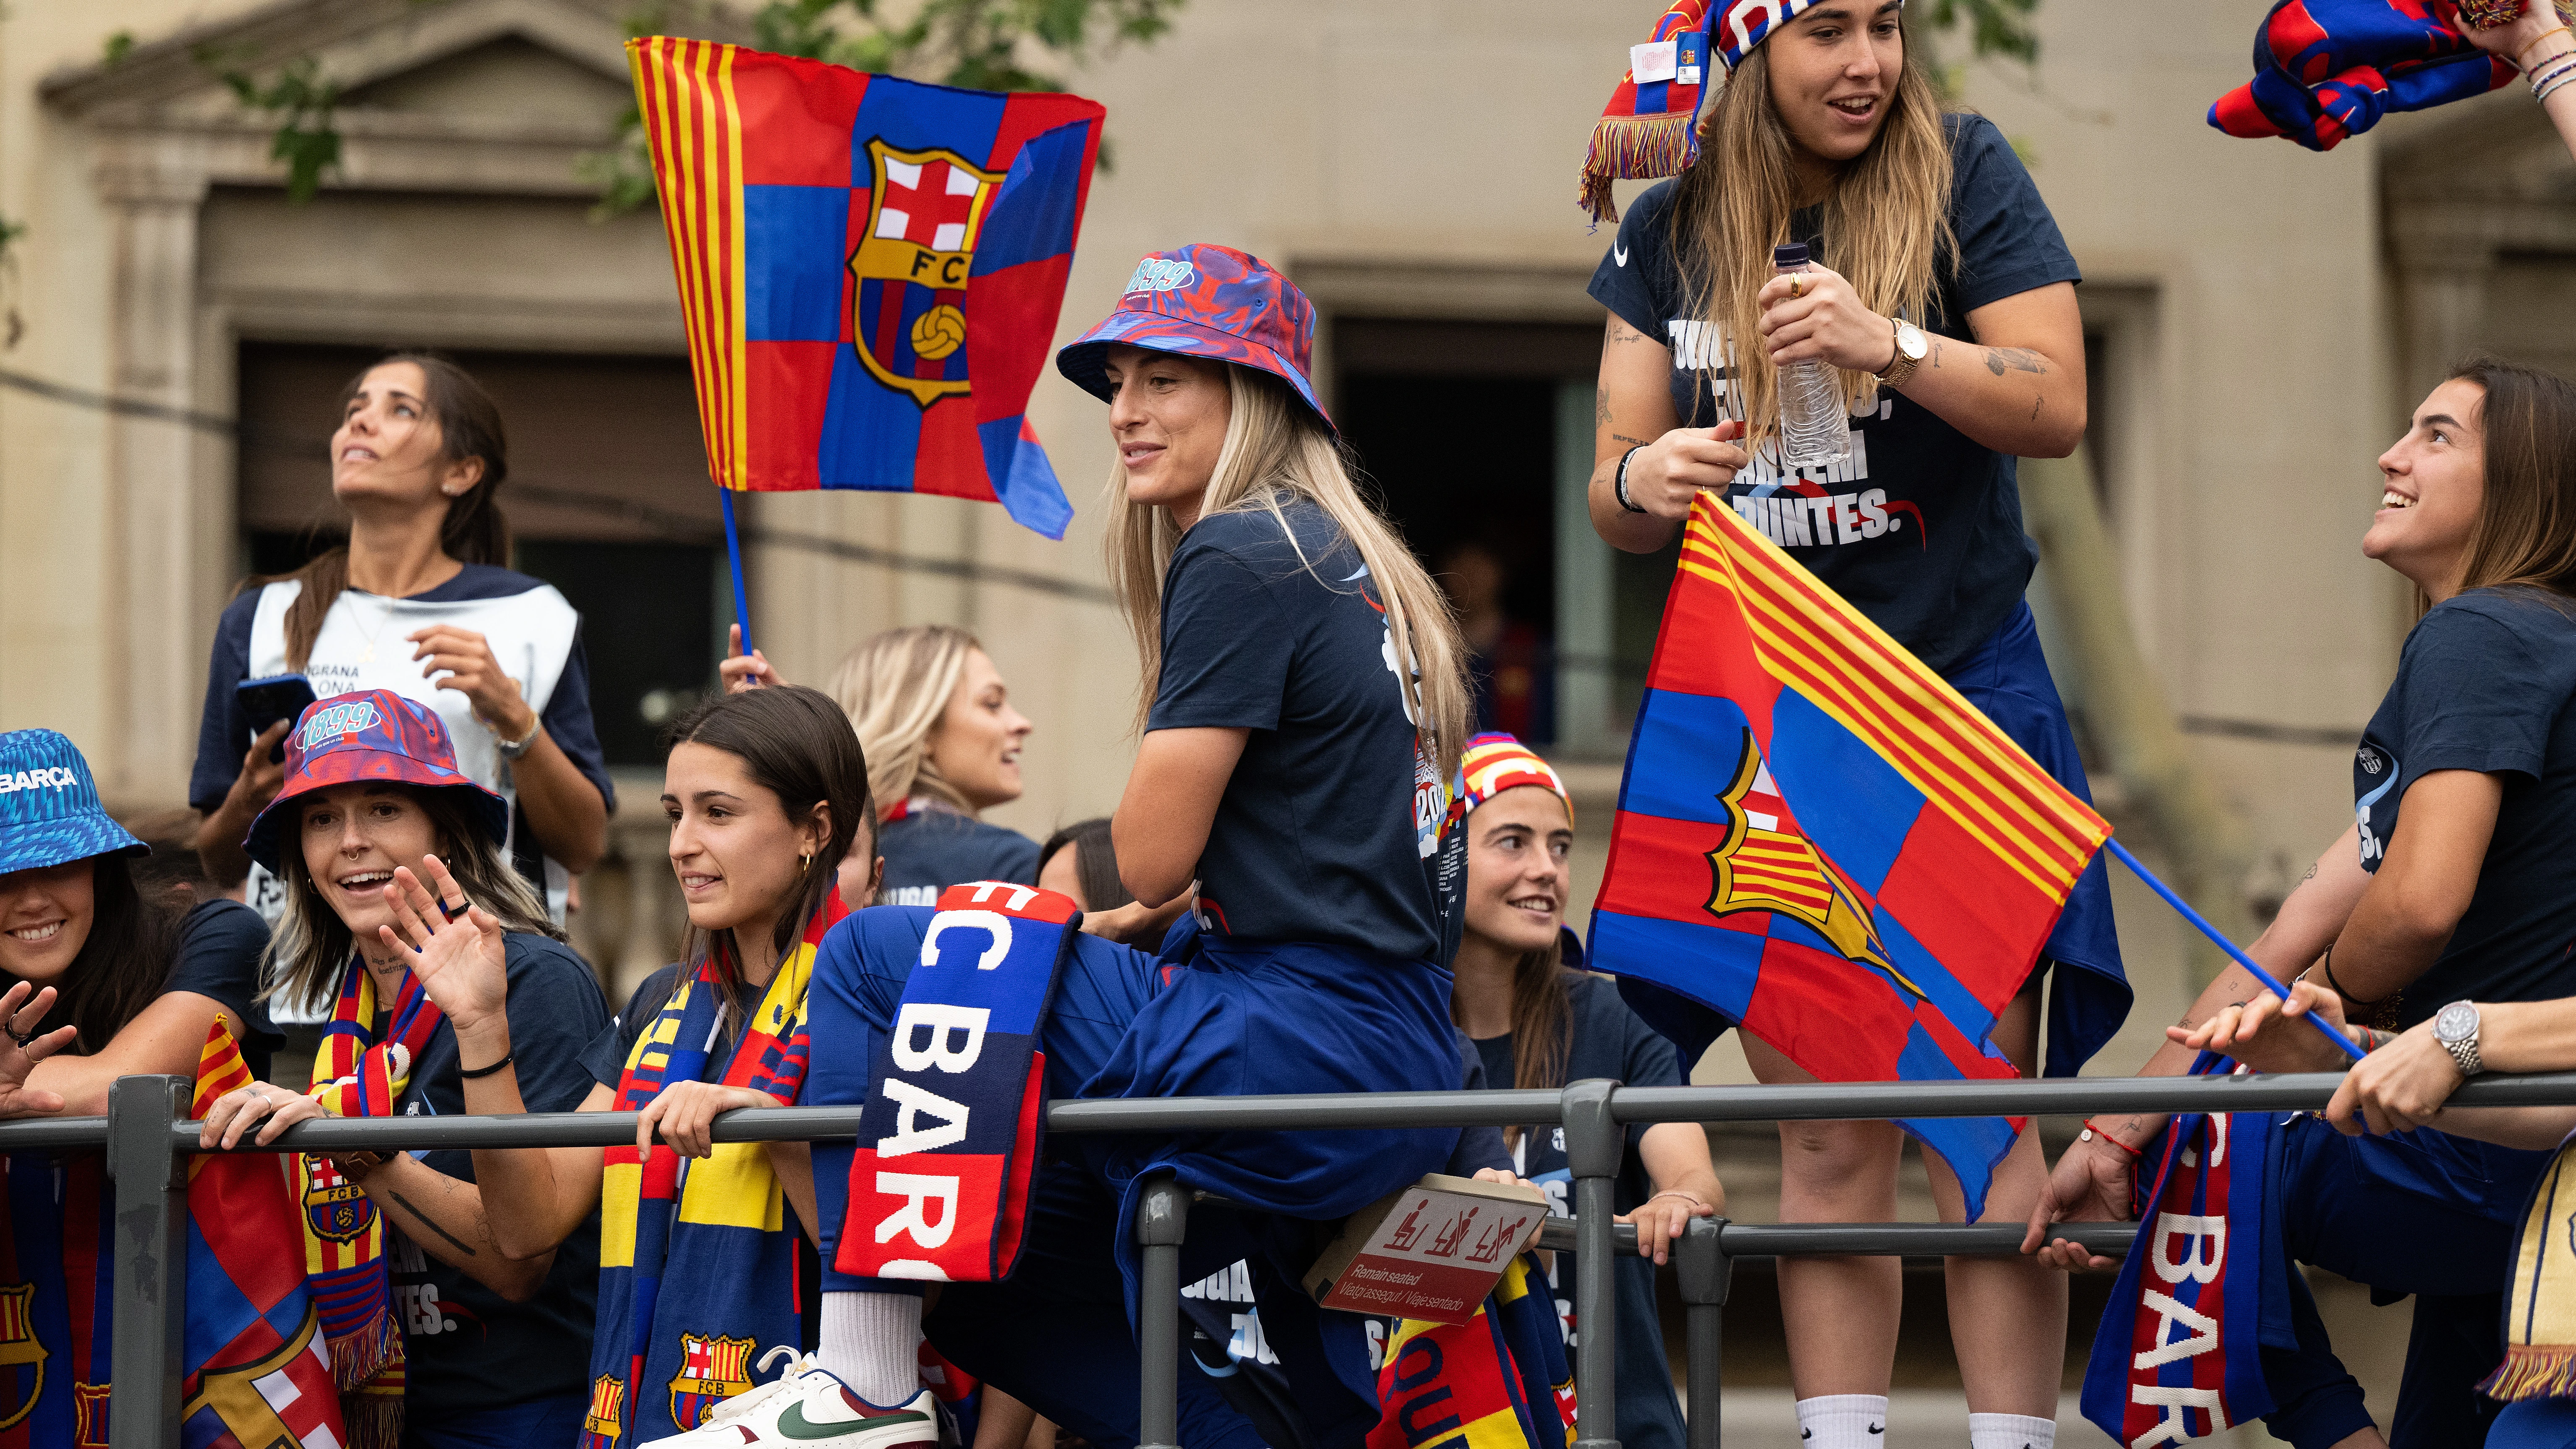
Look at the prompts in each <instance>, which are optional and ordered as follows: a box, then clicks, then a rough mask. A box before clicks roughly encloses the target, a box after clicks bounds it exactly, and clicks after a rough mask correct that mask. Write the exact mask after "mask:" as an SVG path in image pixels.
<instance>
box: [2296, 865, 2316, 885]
mask: <svg viewBox="0 0 2576 1449" xmlns="http://www.w3.org/2000/svg"><path fill="white" fill-rule="evenodd" d="M2316 878H2317V868H2316V867H2315V866H2313V865H2311V866H2309V867H2308V873H2307V874H2306V875H2303V876H2301V877H2299V879H2300V881H2302V882H2306V881H2312V880H2315V879H2316Z"/></svg>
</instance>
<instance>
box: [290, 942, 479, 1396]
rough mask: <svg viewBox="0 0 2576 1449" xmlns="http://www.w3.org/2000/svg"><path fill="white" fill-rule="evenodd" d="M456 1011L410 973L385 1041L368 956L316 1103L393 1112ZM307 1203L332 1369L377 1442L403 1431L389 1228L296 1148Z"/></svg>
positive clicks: (307, 1244)
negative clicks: (387, 1264) (438, 1033)
mask: <svg viewBox="0 0 2576 1449" xmlns="http://www.w3.org/2000/svg"><path fill="white" fill-rule="evenodd" d="M445 1020H447V1014H446V1013H445V1012H442V1011H440V1010H439V1009H438V1004H437V1003H436V1002H433V1001H431V1000H430V999H429V993H428V992H425V991H423V990H421V989H420V982H418V981H417V980H414V979H413V977H412V974H411V972H410V971H409V970H408V969H406V970H405V971H404V972H403V978H402V985H401V986H399V987H397V988H396V989H395V992H394V1009H393V1016H392V1020H391V1022H390V1023H389V1024H388V1025H387V1027H386V1029H385V1035H384V1039H383V1040H381V1041H379V1040H377V1038H376V985H375V977H374V973H372V972H370V971H369V970H368V969H367V965H366V963H365V962H364V961H361V960H356V959H352V960H351V961H350V962H349V965H348V969H347V970H346V971H344V972H342V973H341V978H340V999H339V1002H338V1004H337V1005H336V1006H335V1007H334V1008H333V1009H332V1012H331V1021H330V1024H329V1025H327V1026H325V1027H323V1028H322V1044H321V1047H320V1048H319V1049H318V1050H317V1051H315V1052H314V1054H313V1086H312V1092H311V1095H312V1097H313V1100H314V1101H316V1102H319V1103H321V1104H322V1110H324V1111H326V1112H328V1113H330V1114H331V1115H332V1116H334V1117H390V1116H392V1115H393V1113H394V1104H395V1103H396V1102H397V1101H400V1100H401V1098H402V1094H403V1089H404V1088H405V1087H407V1086H409V1085H410V1082H411V1069H412V1064H413V1063H414V1062H417V1061H419V1060H420V1054H421V1050H422V1049H423V1048H424V1047H426V1046H428V1045H429V1038H430V1036H431V1034H432V1033H434V1032H436V1031H437V1030H438V1027H439V1023H441V1022H443V1021H445ZM295 1195H296V1199H297V1201H299V1202H301V1203H302V1204H303V1207H304V1214H303V1218H304V1273H305V1277H306V1280H307V1281H308V1282H309V1284H310V1285H311V1289H312V1294H313V1301H314V1304H315V1305H316V1306H317V1307H318V1308H320V1310H321V1313H322V1334H323V1337H324V1338H325V1340H327V1342H328V1345H329V1352H330V1358H331V1374H332V1377H333V1378H334V1379H335V1380H336V1381H337V1382H338V1384H339V1386H340V1395H341V1412H342V1414H343V1416H344V1417H345V1418H346V1419H347V1421H348V1425H349V1432H350V1433H351V1434H352V1435H353V1436H355V1437H356V1438H357V1439H358V1440H360V1441H362V1442H364V1443H368V1444H379V1443H381V1444H388V1445H389V1444H392V1443H394V1442H395V1441H397V1440H399V1439H400V1438H401V1437H402V1406H403V1341H402V1324H401V1321H400V1320H398V1319H396V1318H395V1317H394V1313H393V1290H392V1279H391V1277H390V1276H389V1274H388V1273H387V1271H386V1268H385V1226H384V1220H383V1219H382V1218H381V1217H380V1216H378V1215H377V1213H376V1205H375V1204H374V1202H372V1201H370V1200H369V1199H368V1197H367V1194H366V1191H365V1189H363V1188H361V1187H359V1186H358V1185H357V1184H356V1183H353V1182H351V1181H349V1180H348V1179H347V1178H346V1177H343V1176H342V1175H341V1174H340V1170H339V1169H338V1168H337V1167H335V1166H333V1165H332V1164H331V1162H330V1160H329V1159H328V1158H323V1157H311V1156H306V1155H304V1154H301V1153H298V1154H295Z"/></svg>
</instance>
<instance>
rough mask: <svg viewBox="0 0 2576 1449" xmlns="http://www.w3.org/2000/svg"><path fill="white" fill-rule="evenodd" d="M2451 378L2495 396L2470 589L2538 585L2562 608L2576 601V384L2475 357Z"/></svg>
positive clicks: (2485, 431)
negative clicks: (2471, 383)
mask: <svg viewBox="0 0 2576 1449" xmlns="http://www.w3.org/2000/svg"><path fill="white" fill-rule="evenodd" d="M2451 380H2452V381H2455V382H2474V383H2476V384H2477V385H2478V386H2480V387H2482V388H2484V389H2485V390H2486V401H2485V402H2484V404H2482V405H2481V407H2480V409H2479V431H2480V433H2481V435H2482V436H2483V438H2484V445H2483V446H2484V450H2485V454H2486V461H2485V467H2484V472H2485V478H2484V483H2485V497H2484V499H2483V500H2482V501H2481V502H2480V503H2479V505H2478V521H2477V523H2476V525H2475V527H2474V528H2473V530H2472V531H2471V532H2470V534H2469V551H2468V557H2467V559H2466V560H2465V562H2464V566H2463V567H2462V569H2461V575H2460V587H2461V588H2463V589H2502V588H2525V589H2538V590H2543V591H2545V592H2547V593H2549V594H2551V595H2553V596H2555V597H2554V598H2553V599H2552V602H2555V603H2558V604H2560V605H2561V606H2562V607H2565V606H2567V605H2568V604H2570V603H2576V383H2570V382H2568V380H2567V379H2565V378H2563V377H2560V376H2558V375H2557V374H2556V373H2551V372H2543V371H2541V370H2540V369H2538V368H2532V367H2517V366H2515V365H2513V364H2512V363H2508V362H2500V361H2497V360H2496V359H2494V358H2492V357H2472V358H2470V359H2468V360H2467V361H2465V362H2463V363H2461V364H2460V365H2459V366H2458V367H2455V368H2453V369H2452V370H2451Z"/></svg>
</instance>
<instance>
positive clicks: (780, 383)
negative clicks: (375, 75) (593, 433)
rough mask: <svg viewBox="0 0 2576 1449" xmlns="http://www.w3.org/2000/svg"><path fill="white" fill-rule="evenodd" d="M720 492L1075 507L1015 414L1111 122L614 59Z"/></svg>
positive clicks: (1095, 109)
mask: <svg viewBox="0 0 2576 1449" xmlns="http://www.w3.org/2000/svg"><path fill="white" fill-rule="evenodd" d="M626 49H627V55H628V57H629V59H630V60H631V62H632V64H633V66H634V70H635V95H636V100H637V104H638V106H639V107H640V109H641V111H642V113H643V118H644V133H645V139H646V142H647V144H648V146H649V148H650V150H651V153H652V158H653V175H654V180H655V183H656V184H657V186H658V187H659V189H660V192H661V199H662V221H663V225H664V227H665V229H666V230H667V231H668V233H669V235H670V238H671V261H672V265H673V268H674V270H675V271H676V272H677V274H678V278H679V286H680V309H681V313H682V315H683V317H684V318H685V319H686V322H687V327H688V335H689V360H690V364H691V366H692V367H693V369H694V370H695V372H696V376H697V392H698V412H699V422H700V424H701V426H702V427H703V429H704V431H705V433H706V440H707V468H708V472H709V473H710V474H711V475H712V476H713V477H714V479H715V481H716V482H717V483H718V484H719V485H721V486H723V487H726V488H734V489H753V490H758V491H762V492H778V491H793V490H801V489H810V488H860V489H875V490H880V491H892V492H912V493H937V494H942V495H945V496H948V497H952V498H974V499H980V500H983V501H985V502H996V503H999V504H1001V505H1002V507H1003V508H1005V509H1006V510H1008V511H1009V513H1010V515H1011V517H1012V518H1014V519H1016V520H1018V521H1019V522H1020V523H1023V524H1025V525H1027V526H1028V527H1030V528H1032V529H1035V530H1036V531H1038V532H1039V533H1042V534H1045V535H1046V536H1047V537H1049V538H1062V537H1063V536H1064V530H1065V526H1066V524H1067V523H1069V522H1070V521H1071V520H1072V517H1073V509H1072V507H1071V505H1069V504H1068V503H1066V502H1065V497H1064V489H1063V488H1062V487H1061V486H1059V485H1058V483H1057V482H1056V477H1055V470H1054V468H1053V467H1052V466H1051V465H1049V463H1048V462H1047V458H1046V454H1045V452H1044V451H1043V450H1042V449H1040V448H1039V446H1038V442H1037V435H1036V434H1035V433H1034V432H1032V431H1031V430H1030V428H1029V425H1028V422H1027V420H1026V418H1025V417H1024V416H1023V414H1024V413H1025V411H1026V410H1027V407H1028V400H1029V391H1030V389H1031V388H1033V387H1035V386H1036V384H1037V377H1038V372H1039V369H1040V368H1041V367H1043V366H1044V365H1045V362H1046V355H1047V350H1048V348H1049V346H1050V345H1051V344H1052V343H1053V341H1054V336H1055V323H1056V314H1057V312H1058V311H1059V310H1060V309H1061V307H1062V304H1063V301H1064V285H1065V276H1066V273H1067V271H1068V270H1069V269H1070V268H1071V266H1072V264H1073V242H1074V236H1075V233H1076V232H1077V231H1079V230H1080V228H1081V224H1082V208H1083V203H1084V201H1085V199H1086V198H1087V196H1088V193H1089V190H1090V185H1091V167H1092V161H1093V159H1094V157H1095V156H1097V154H1098V152H1099V149H1100V123H1101V121H1102V119H1103V117H1104V116H1106V114H1107V112H1105V111H1104V110H1103V109H1102V108H1101V107H1100V106H1099V105H1097V104H1095V103H1094V102H1091V101H1086V100H1083V99H1082V98H1080V97H1078V96H1067V95H1050V94H1017V95H1000V94H995V93H991V92H985V91H966V90H954V89H950V88H948V87H945V86H932V85H922V84H918V83H916V82H912V81H906V80H898V79H895V78H894V77H891V76H881V75H867V74H863V73H861V72H858V71H854V70H849V69H845V68H844V67H841V66H836V65H826V64H824V63H823V62H821V61H812V60H796V59H792V58H789V57H786V56H777V55H766V54H763V53H761V52H759V51H755V50H745V49H743V48H741V47H740V46H733V45H717V44H714V43H711V42H707V41H698V40H683V39H679V38H677V37H672V36H652V37H649V38H646V39H643V40H632V41H628V42H627V46H626Z"/></svg>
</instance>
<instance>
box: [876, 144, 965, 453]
mask: <svg viewBox="0 0 2576 1449" xmlns="http://www.w3.org/2000/svg"><path fill="white" fill-rule="evenodd" d="M868 162H869V165H870V166H871V167H872V168H873V170H874V173H875V174H874V179H873V188H874V189H873V190H872V191H871V192H870V194H869V197H868V223H867V229H866V231H865V232H864V233H862V234H861V236H860V238H859V244H858V246H857V248H856V249H855V250H853V251H852V252H851V253H850V277H851V281H852V284H853V285H852V287H851V289H850V340H851V341H852V342H853V343H854V344H855V345H856V346H857V348H858V353H859V361H861V362H862V363H865V364H866V365H867V369H868V371H869V372H870V373H871V374H873V375H874V376H875V377H876V379H877V381H879V382H881V383H884V384H885V385H886V386H888V387H890V388H893V389H895V390H896V391H898V392H902V393H907V394H909V395H910V396H911V398H912V400H913V401H914V402H916V403H919V404H920V405H921V406H923V407H924V408H927V407H929V406H930V405H931V404H932V403H935V402H937V401H939V400H940V399H941V398H944V397H962V396H964V395H965V393H966V391H967V381H966V280H967V274H968V272H969V271H970V270H971V269H972V268H973V266H974V261H975V242H976V239H977V238H978V236H979V235H980V234H981V233H982V231H983V227H984V217H985V214H986V213H987V212H989V211H990V210H991V209H992V204H993V195H994V193H995V192H996V191H998V190H1000V189H1001V182H1002V178H1001V177H999V176H997V175H995V174H993V173H992V172H990V171H986V170H983V169H982V168H980V167H977V166H974V165H971V164H969V163H968V161H967V160H966V158H965V157H963V156H960V155H958V154H957V153H956V152H954V151H945V150H928V151H897V150H895V149H894V148H893V147H891V146H888V145H887V144H886V143H885V142H884V141H883V140H881V139H879V140H871V141H869V142H868Z"/></svg>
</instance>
